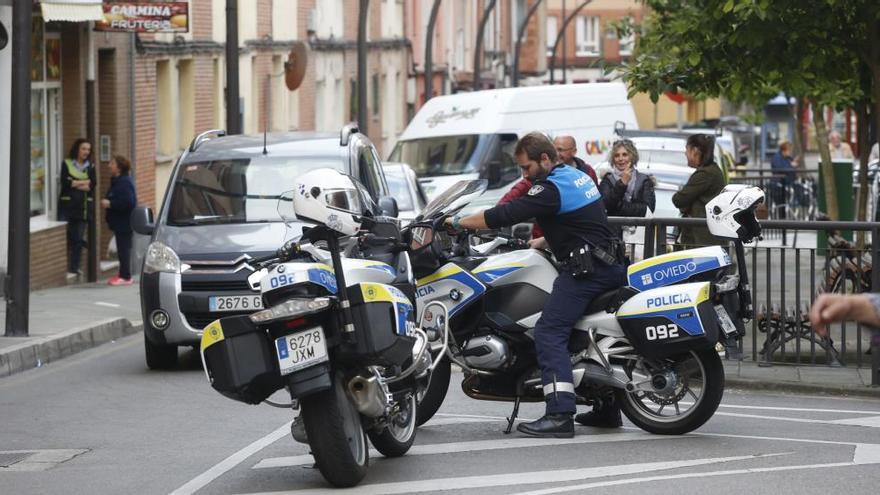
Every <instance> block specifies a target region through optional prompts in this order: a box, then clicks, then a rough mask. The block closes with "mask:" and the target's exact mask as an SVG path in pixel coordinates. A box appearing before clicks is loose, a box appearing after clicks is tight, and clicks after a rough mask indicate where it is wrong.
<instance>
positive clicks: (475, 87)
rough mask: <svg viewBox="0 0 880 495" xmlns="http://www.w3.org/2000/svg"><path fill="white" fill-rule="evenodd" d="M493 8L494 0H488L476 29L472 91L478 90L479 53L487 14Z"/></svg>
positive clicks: (481, 49)
mask: <svg viewBox="0 0 880 495" xmlns="http://www.w3.org/2000/svg"><path fill="white" fill-rule="evenodd" d="M494 8H495V0H490V2H489V5H487V6H486V9H485V10H483V18H482V19H480V28H479V29H478V30H477V44H476V47H475V48H474V84H473V90H474V91H479V90H480V54H481V53H482V51H483V34H484V33H485V32H486V22H487V21H488V20H489V14H490V13H491V12H492V9H494Z"/></svg>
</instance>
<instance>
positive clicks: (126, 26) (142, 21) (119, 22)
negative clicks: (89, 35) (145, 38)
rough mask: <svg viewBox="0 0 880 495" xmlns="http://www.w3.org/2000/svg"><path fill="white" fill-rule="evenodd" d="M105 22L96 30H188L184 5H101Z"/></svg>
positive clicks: (170, 3) (139, 31)
mask: <svg viewBox="0 0 880 495" xmlns="http://www.w3.org/2000/svg"><path fill="white" fill-rule="evenodd" d="M103 6H104V19H103V20H102V21H98V22H95V31H125V32H134V33H185V32H187V31H189V4H188V3H187V2H112V3H109V2H104V4H103Z"/></svg>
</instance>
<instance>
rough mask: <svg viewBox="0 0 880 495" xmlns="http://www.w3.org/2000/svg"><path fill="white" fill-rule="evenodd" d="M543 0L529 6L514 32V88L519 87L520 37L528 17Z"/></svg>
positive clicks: (524, 31)
mask: <svg viewBox="0 0 880 495" xmlns="http://www.w3.org/2000/svg"><path fill="white" fill-rule="evenodd" d="M542 1H543V0H535V3H533V4H532V6H531V7H529V12H528V13H527V14H526V18H525V19H523V21H522V24H520V25H519V31H517V33H516V46H515V47H514V49H513V77H512V78H511V79H513V80H512V81H511V83H512V85H513V87H514V88H516V87H519V50H520V47H521V46H522V37H523V35H525V34H526V27H527V26H528V25H529V19H531V18H532V14H534V13H535V11H536V10H538V6H540V5H541V2H542Z"/></svg>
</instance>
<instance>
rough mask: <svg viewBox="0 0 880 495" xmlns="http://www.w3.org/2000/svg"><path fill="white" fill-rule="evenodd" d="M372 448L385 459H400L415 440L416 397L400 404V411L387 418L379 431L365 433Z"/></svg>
mask: <svg viewBox="0 0 880 495" xmlns="http://www.w3.org/2000/svg"><path fill="white" fill-rule="evenodd" d="M367 436H369V437H370V442H372V443H373V447H376V450H378V451H379V453H381V454H382V455H384V456H385V457H400V456H402V455H403V454H406V452H407V451H408V450H409V448H410V447H412V444H413V442H414V441H415V439H416V396H415V395H412V396H411V397H410V398H409V399H407V401H406V403H405V404H402V407H401V409H400V411H399V412H398V413H397V414H395V415H394V416H393V417H391V418H389V420H388V425H387V426H386V427H385V428H382V430H381V431H376V430H371V431H369V432H368V433H367Z"/></svg>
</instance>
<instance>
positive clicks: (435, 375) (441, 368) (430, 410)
mask: <svg viewBox="0 0 880 495" xmlns="http://www.w3.org/2000/svg"><path fill="white" fill-rule="evenodd" d="M435 359H441V361H440V364H438V365H437V367H436V368H434V371H433V372H431V381H430V383H428V388H426V389H425V390H424V392H423V393H422V394H421V395H420V396H419V397H418V407H417V408H416V411H417V413H416V426H422V425H423V424H425V423H427V422H428V420H430V419H431V418H433V417H434V414H436V413H437V411H438V410H439V409H440V406H442V405H443V400H444V399H445V398H446V392H448V391H449V381H450V379H451V377H452V364H451V363H450V362H449V358H447V357H446V356H440V357H439V358H435Z"/></svg>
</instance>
